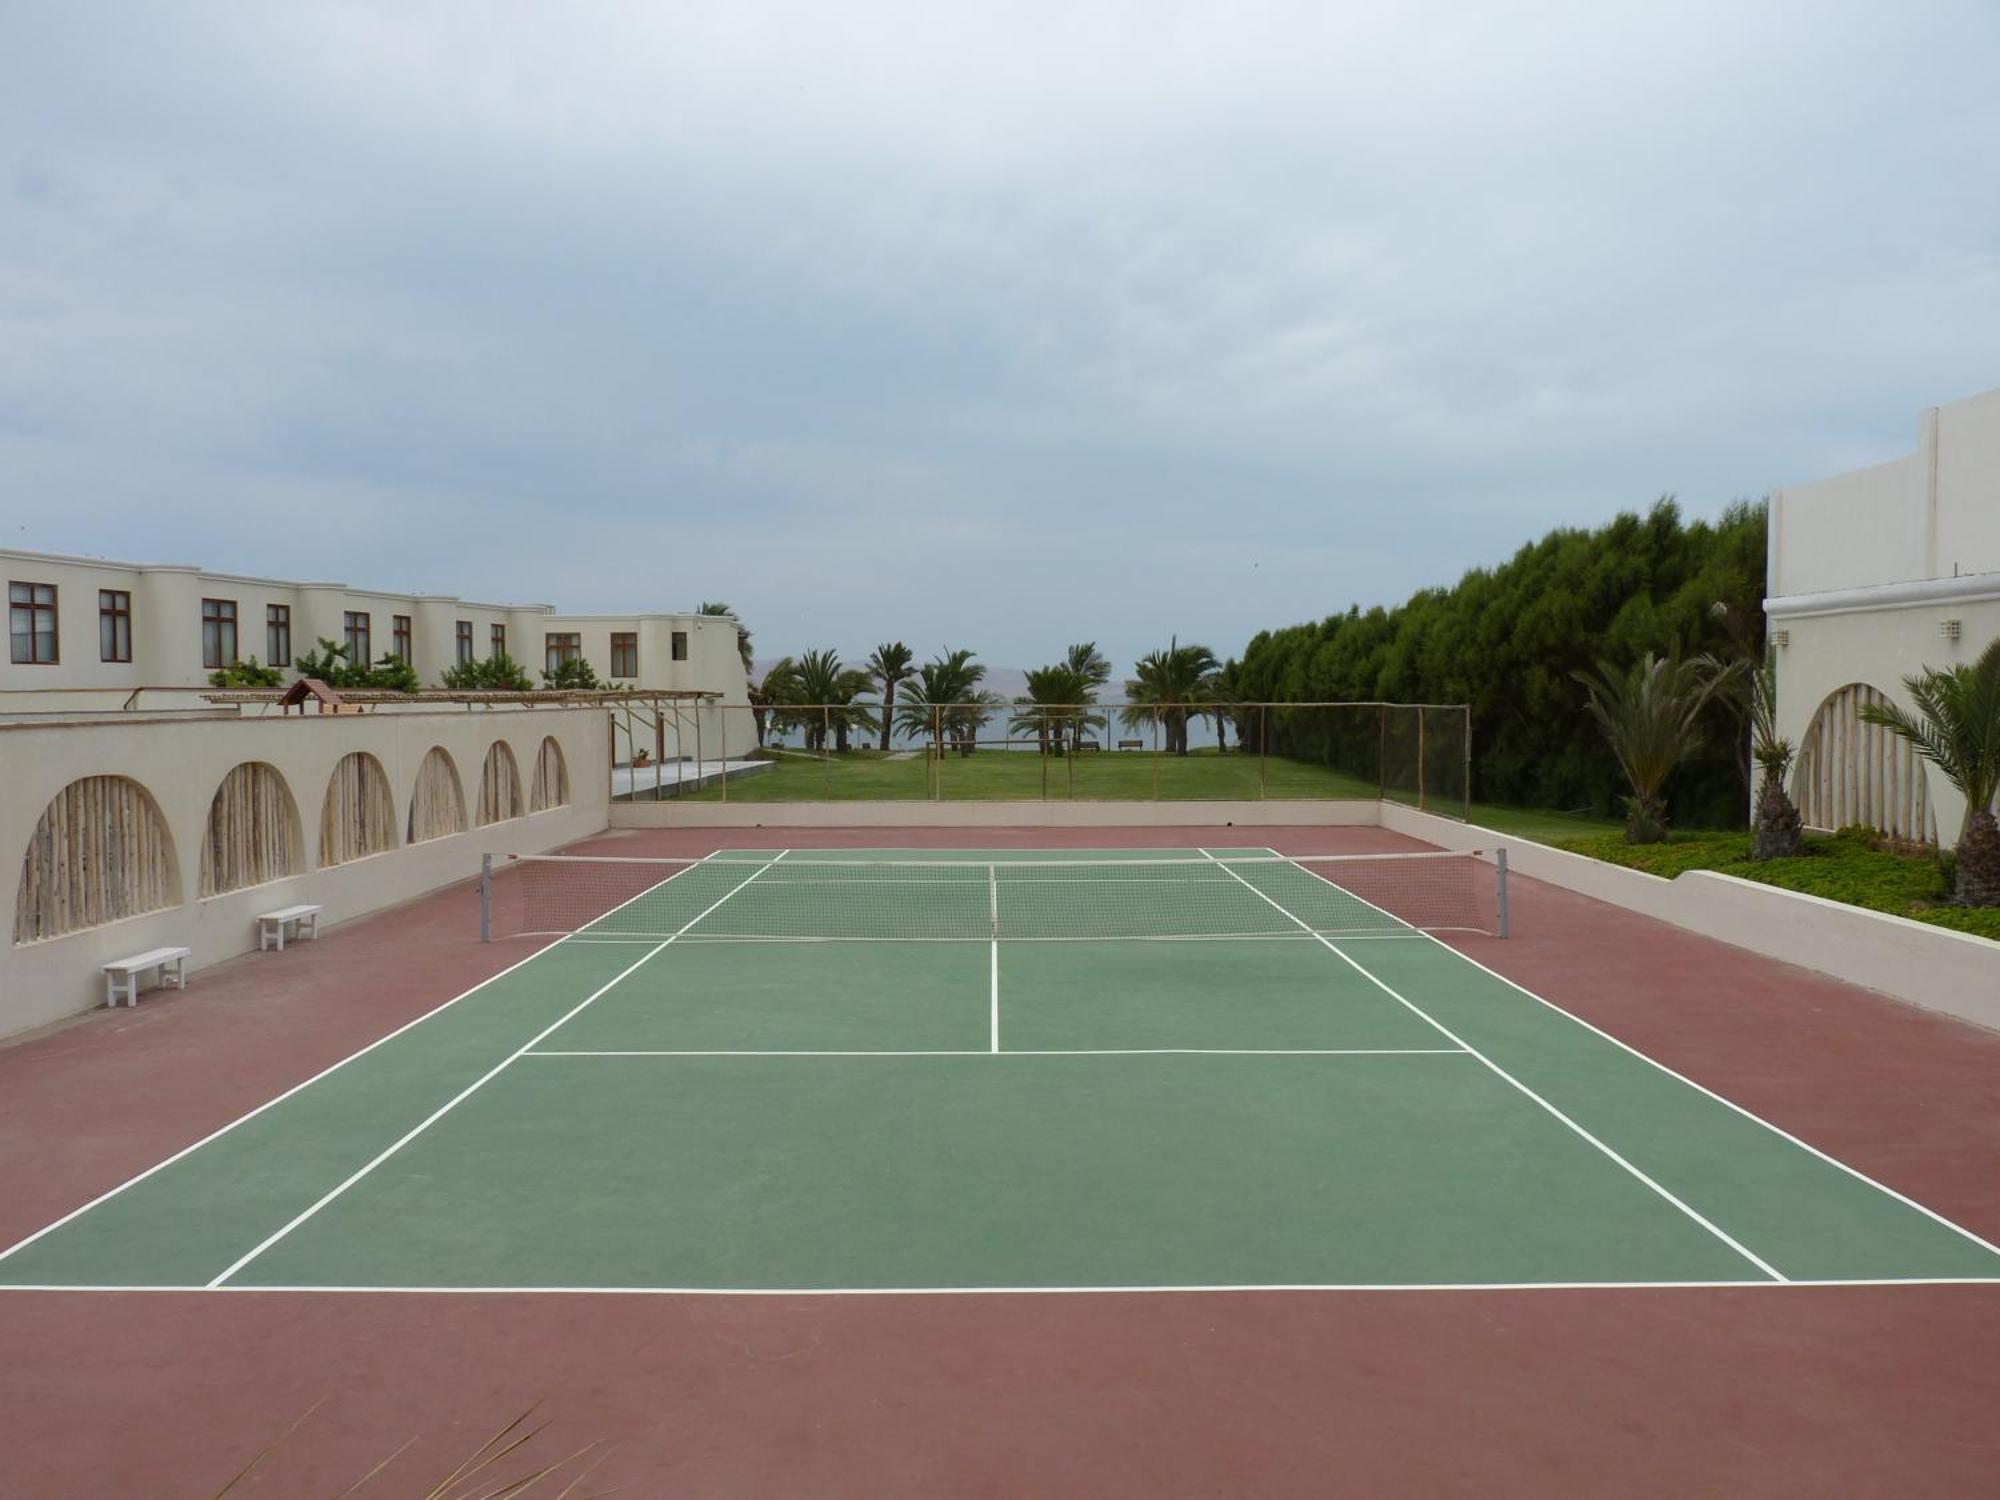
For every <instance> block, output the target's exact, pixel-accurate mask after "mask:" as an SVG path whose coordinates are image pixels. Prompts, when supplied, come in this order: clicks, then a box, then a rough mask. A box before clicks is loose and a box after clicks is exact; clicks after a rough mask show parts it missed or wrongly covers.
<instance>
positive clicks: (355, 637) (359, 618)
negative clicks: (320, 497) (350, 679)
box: [342, 609, 375, 667]
mask: <svg viewBox="0 0 2000 1500" xmlns="http://www.w3.org/2000/svg"><path fill="white" fill-rule="evenodd" d="M342 622H343V624H345V626H346V628H347V659H348V660H349V661H350V662H352V663H353V664H354V665H355V666H357V667H365V666H367V665H368V664H369V663H370V662H371V661H373V660H374V659H375V655H374V647H373V646H372V645H371V644H370V642H369V639H368V611H367V610H365V609H350V610H347V611H346V612H345V613H344V614H343V616H342Z"/></svg>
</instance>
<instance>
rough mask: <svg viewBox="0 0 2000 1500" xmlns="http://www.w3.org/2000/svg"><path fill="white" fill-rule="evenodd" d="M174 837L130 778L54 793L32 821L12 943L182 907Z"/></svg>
mask: <svg viewBox="0 0 2000 1500" xmlns="http://www.w3.org/2000/svg"><path fill="white" fill-rule="evenodd" d="M180 899H181V882H180V871H179V869H178V868H177V866H176V865H175V863H174V843H173V836H172V835H171V834H170V833H169V832H168V831H167V823H166V819H165V818H163V817H162V816H161V815H160V809H159V807H158V806H157V805H156V804H155V803H154V801H153V798H152V796H151V794H150V793H148V792H147V791H146V789H145V788H144V787H142V786H140V785H139V783H138V782H136V781H134V780H132V779H131V778H130V777H128V776H85V777H83V778H81V779H80V780H77V781H72V782H71V783H70V784H69V785H68V786H66V787H64V788H63V789H62V791H60V792H59V793H57V794H56V796H55V798H54V800H53V801H51V802H50V803H49V805H48V807H47V808H46V809H44V810H43V812H42V818H41V821H40V822H39V823H37V824H36V825H35V832H34V836H33V838H31V839H30V840H29V841H28V849H27V853H26V854H25V855H24V856H23V857H22V860H21V889H20V891H19V892H18V893H17V894H16V896H15V898H14V941H15V942H17V943H32V942H37V941H39V940H40V939H42V938H52V937H60V936H61V935H62V934H63V933H66V932H78V931H81V930H82V929H84V928H86V927H101V926H103V925H104V924H105V923H106V922H116V921H117V920H119V919H120V918H121V917H134V916H137V915H139V913H141V912H148V911H158V910H159V909H160V908H162V907H167V906H178V905H179V904H180Z"/></svg>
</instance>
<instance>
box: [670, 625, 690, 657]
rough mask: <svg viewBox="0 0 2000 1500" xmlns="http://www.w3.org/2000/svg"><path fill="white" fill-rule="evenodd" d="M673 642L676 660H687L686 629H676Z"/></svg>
mask: <svg viewBox="0 0 2000 1500" xmlns="http://www.w3.org/2000/svg"><path fill="white" fill-rule="evenodd" d="M672 644H673V656H674V660H675V661H686V660H687V659H688V633H687V632H686V631H685V630H676V631H675V632H674V638H673V642H672Z"/></svg>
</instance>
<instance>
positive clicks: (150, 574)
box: [0, 550, 748, 714]
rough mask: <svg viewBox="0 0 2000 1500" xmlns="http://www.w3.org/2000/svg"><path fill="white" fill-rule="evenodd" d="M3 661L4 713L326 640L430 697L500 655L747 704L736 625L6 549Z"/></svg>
mask: <svg viewBox="0 0 2000 1500" xmlns="http://www.w3.org/2000/svg"><path fill="white" fill-rule="evenodd" d="M0 572H4V573H5V576H6V579H7V606H8V609H7V615H8V620H7V625H8V642H7V644H8V651H7V657H6V660H5V661H4V662H0V714H18V713H26V712H35V711H44V710H50V709H53V710H56V711H74V710H76V709H78V708H83V707H98V708H101V707H106V706H109V707H112V708H116V707H118V704H117V703H112V702H109V701H108V699H109V695H112V694H116V695H118V696H119V699H120V701H122V700H123V698H124V696H126V695H129V694H130V692H131V691H132V690H133V689H135V688H161V689H185V690H195V691H199V690H200V689H202V688H204V687H205V686H206V685H207V683H208V676H209V673H210V672H212V671H214V670H216V669H217V668H219V667H223V666H227V665H229V664H230V663H232V662H235V661H239V660H247V659H249V658H251V657H255V658H256V659H257V660H258V661H259V662H262V663H264V664H265V665H267V666H274V667H280V668H287V669H289V668H290V667H291V666H292V665H293V663H294V662H295V661H297V659H298V658H299V657H301V656H303V655H305V654H306V653H308V652H310V651H312V650H314V649H315V647H316V643H317V642H318V641H320V640H322V639H324V640H330V641H334V642H337V643H340V644H343V645H346V646H348V647H349V648H350V654H351V656H352V659H354V660H356V661H366V662H373V661H376V660H379V659H380V658H381V657H382V656H383V655H384V654H385V653H387V654H389V655H392V656H395V657H398V658H400V659H401V660H404V661H407V662H409V663H410V665H411V666H413V667H414V668H415V669H416V672H417V676H418V678H419V679H420V680H422V681H423V682H424V683H425V684H426V685H427V686H429V685H435V684H436V683H437V681H438V678H439V676H440V674H442V673H443V672H444V670H445V669H446V668H447V667H450V666H452V665H454V664H455V663H460V662H467V661H470V660H472V659H473V658H475V657H487V656H492V655H494V654H496V653H498V652H501V651H505V652H507V653H508V654H509V655H511V656H512V657H513V658H514V659H515V660H516V661H518V662H520V663H521V664H522V665H523V666H524V667H526V668H527V670H528V672H529V674H530V676H536V675H538V674H539V673H540V672H541V670H542V669H543V668H544V667H545V666H546V667H553V666H554V665H555V664H556V663H557V662H558V661H560V660H563V659H565V658H567V657H574V656H580V657H581V658H582V659H583V660H585V661H587V662H589V663H590V665H591V667H592V668H593V669H594V670H595V671H596V673H597V675H598V677H599V678H601V679H602V680H603V681H605V682H606V683H608V684H610V685H611V686H613V687H633V688H648V689H658V690H662V691H707V692H715V693H719V694H721V696H722V699H723V701H724V702H727V703H733V704H741V703H744V702H746V701H747V699H746V697H745V694H746V690H747V686H748V685H747V682H746V679H745V676H744V672H743V665H742V661H741V658H740V657H739V656H738V654H737V650H736V622H735V621H734V620H731V619H729V618H726V617H723V616H716V615H700V614H692V613H648V614H637V615H566V614H558V613H557V612H556V610H555V608H554V607H553V606H552V605H547V604H480V603H476V602H474V601H471V600H466V599H458V598H453V597H450V596H447V595H439V594H394V593H384V592H382V591H380V590H376V589H359V588H354V587H352V586H350V585H348V584H345V583H294V582H288V581H286V580H283V579H277V578H251V577H245V576H242V575H239V574H233V573H211V572H207V571H205V570H203V569H201V568H198V567H194V566H192V565H188V564H182V563H117V562H104V561H99V560H97V559H93V558H83V557H65V556H60V555H57V554H54V553H43V552H12V551H4V550H0Z"/></svg>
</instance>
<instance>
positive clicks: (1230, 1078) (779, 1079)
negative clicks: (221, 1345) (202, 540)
mask: <svg viewBox="0 0 2000 1500" xmlns="http://www.w3.org/2000/svg"><path fill="white" fill-rule="evenodd" d="M1503 889H1504V886H1503V885H1502V884H1501V876H1500V871H1499V870H1498V869H1497V868H1496V867H1495V866H1494V865H1493V864H1492V863H1491V862H1490V861H1486V860H1483V859H1480V858H1477V857H1469V856H1416V857H1412V856H1390V855H1383V856H1371V857H1365V858H1361V857H1351V858H1344V859H1334V858H1326V859H1315V858H1312V857H1296V856H1293V857H1287V856H1281V855H1278V854H1276V853H1274V852H1273V851H1271V850H1268V849H1220V848H1214V849H1199V848H1193V849H1181V850H1154V849H1147V850H1134V849H1123V850H1077V849H1065V850H1061V851H1023V850H1005V851H1002V850H991V851H982V850H924V851H895V850H879V851H864V850H846V849H843V850H839V851H837V852H836V853H834V854H832V855H829V853H827V852H822V851H814V852H812V853H810V854H804V853H797V854H795V853H792V852H790V851H772V850H736V851H732V850H723V851H719V852H717V853H715V854H712V855H710V856H709V857H707V858H705V859H702V860H637V859H596V860H589V859H571V860H563V859H541V860H523V861H519V862H517V863H516V865H514V866H513V867H509V868H505V869H503V870H502V871H501V872H500V873H499V874H498V875H497V876H496V878H495V880H494V882H493V910H494V913H495V915H496V917H497V918H498V919H499V922H500V926H501V928H502V929H503V930H504V932H505V933H506V934H508V935H510V936H511V935H516V934H544V935H547V936H548V937H549V938H550V941H548V942H547V943H546V944H545V945H540V946H537V947H535V949H534V951H533V952H532V953H531V954H530V956H528V957H526V958H524V959H523V960H522V961H521V962H519V963H517V964H515V965H514V966H513V967H511V968H508V969H505V970H503V971H502V972H501V973H499V974H497V975H496V976H494V977H493V978H492V979H490V980H488V981H486V982H485V983H483V984H481V985H479V986H477V987H476V988H475V989H473V990H470V991H468V992H466V993H465V994H464V995H462V996H459V997H457V998H456V999H452V1000H448V1001H447V1002H446V1003H444V1004H442V1005H440V1006H439V1007H438V1008H437V1009H435V1010H433V1011H431V1012H429V1013H428V1014H427V1015H425V1016H423V1017H422V1018H420V1019H419V1020H417V1021H414V1022H412V1023H411V1024H409V1025H408V1026H406V1027H404V1028H402V1029H401V1030H399V1031H396V1032H394V1033H392V1034H390V1035H389V1036H387V1037H384V1038H382V1039H381V1040H380V1041H378V1042H376V1043H375V1044H374V1045H372V1046H370V1047H368V1048H365V1049H363V1050H362V1051H361V1052H359V1053H356V1054H355V1055H353V1056H352V1057H350V1058H348V1059H346V1060H345V1061H343V1062H341V1063H339V1064H337V1065H335V1066H334V1067H333V1068H331V1069H328V1070H327V1071H325V1072H324V1073H321V1074H319V1075H318V1076H316V1077H314V1078H312V1079H310V1080H308V1081H306V1082H305V1083H303V1084H301V1085H299V1086H298V1087H297V1088H295V1089H293V1090H291V1091H289V1092H287V1093H286V1094H283V1095H281V1096H280V1097H278V1098H277V1099H275V1100H273V1101H271V1102H270V1103H268V1104H267V1105H265V1106H263V1107H261V1108H260V1109H258V1110H256V1111H253V1112H252V1113H251V1114H249V1115H246V1116H244V1117H243V1118H241V1119H239V1120H237V1121H236V1122H234V1123H233V1124H231V1125H229V1126H227V1127H225V1128H224V1129H222V1130H221V1131H219V1132H217V1133H216V1134H214V1135H212V1136H210V1137H208V1138H207V1139H205V1140H203V1141H201V1142H199V1143H197V1144H196V1145H194V1146H192V1147H190V1148H189V1149H188V1150H186V1151H184V1152H182V1153H180V1154H179V1155H177V1156H174V1157H172V1158H169V1159H168V1160H166V1161H165V1162H162V1163H161V1164H160V1165H159V1166H157V1167H155V1168H153V1169H151V1170H150V1171H148V1172H146V1173H143V1174H141V1175H140V1176H139V1177H136V1178H134V1179H133V1180H131V1181H130V1182H128V1183H126V1184H124V1185H123V1186H122V1187H120V1188H118V1189H115V1190H114V1191H112V1192H110V1193H108V1194H106V1195H105V1196H103V1197H102V1198H100V1199H98V1200H96V1201H95V1202H93V1203H90V1204H88V1205H85V1206H84V1207H82V1208H80V1209H79V1210H77V1211H76V1212H75V1213H73V1214H71V1215H69V1216H68V1217H66V1218H64V1219H62V1220H59V1221H58V1222H57V1223H55V1224H53V1225H51V1226H49V1227H48V1228H46V1229H44V1230H42V1231H40V1232H38V1233H36V1234H34V1235H32V1236H30V1237H28V1238H27V1239H25V1240H23V1241H21V1242H20V1243H18V1244H17V1245H15V1246H14V1247H12V1248H11V1249H9V1250H7V1251H6V1252H5V1253H4V1255H0V1283H4V1284H6V1285H11V1286H42V1287H101V1288H130V1289H141V1288H181V1289H195V1288H213V1289H221V1290H255V1289H271V1288H292V1289H324V1290H335V1289H349V1288H366V1289H402V1290H440V1291H468V1290H577V1291H586V1290H587V1291H604V1290H616V1291H632V1292H645V1291H681V1292H765V1291H770V1292H790V1293H799V1292H826V1293H834V1292H895V1291H940V1292H944V1291H974V1290H1021V1291H1057V1290H1083V1289H1098V1290H1140V1289H1155V1288H1186V1289H1204V1288H1216V1289H1221V1288H1245V1287H1383V1288H1421V1287H1431V1288H1437V1287H1495V1286H1507V1287H1543V1286H1546V1287H1561V1286H1578V1285H1604V1286H1643V1285H1688V1284H1717V1285H1721V1284H1739V1283H1741V1284H1758V1283H1762V1284H1769V1285H1779V1284H1786V1283H1799V1282H1810V1283H1822V1284H1824V1283H1875V1282H1904V1281H1988V1280H2000V1250H1996V1249H1995V1247H1993V1246H1992V1245H1990V1244H1988V1243H1986V1242H1985V1241H1983V1240H1981V1239H1979V1238H1978V1237H1977V1236H1975V1235H1973V1234H1972V1233H1971V1232H1970V1231H1967V1230H1965V1229H1963V1228H1961V1227H1959V1226H1957V1225H1955V1224H1952V1223H1951V1222H1949V1221H1947V1220H1946V1219H1944V1218H1942V1217H1941V1216H1939V1215H1938V1214H1936V1213H1934V1212H1932V1211H1930V1210H1929V1209H1927V1208H1925V1207H1923V1206H1922V1205H1920V1204H1918V1203H1915V1202H1913V1201H1911V1200H1910V1199H1908V1198H1905V1197H1903V1196H1901V1195H1900V1194H1898V1193H1896V1192H1894V1191H1893V1190H1891V1189H1890V1188H1888V1187H1886V1186H1883V1185H1881V1184H1878V1183H1876V1182H1873V1181H1871V1180H1870V1179H1868V1178H1867V1177H1864V1176H1862V1175H1861V1174H1859V1173H1857V1172H1855V1171H1852V1170H1850V1169H1848V1168H1847V1167H1845V1166H1843V1165H1842V1164H1840V1163H1839V1162H1836V1161H1834V1160H1832V1159H1831V1158H1830V1157H1828V1156H1826V1155H1824V1154H1822V1153H1820V1152H1819V1151H1817V1150H1815V1149H1813V1148H1812V1147H1810V1146H1808V1145H1806V1144H1804V1143H1802V1142H1800V1141H1798V1140H1796V1139H1794V1138H1793V1137H1791V1136H1789V1135H1787V1134H1785V1133H1783V1132H1782V1131H1780V1130H1778V1129H1776V1128H1775V1127H1773V1126H1770V1125H1768V1124H1766V1123H1764V1122H1763V1121H1761V1120H1759V1119H1758V1118H1756V1117H1755V1116H1753V1115H1751V1114H1749V1113H1748V1112H1746V1111H1744V1110H1742V1109H1740V1108H1738V1107H1737V1106H1735V1105H1733V1104H1731V1103H1730V1102H1728V1101H1726V1100H1724V1099H1722V1098H1720V1097H1718V1096H1717V1095H1715V1094H1713V1093H1710V1092H1709V1091H1707V1090H1705V1089H1703V1088H1702V1087H1700V1086H1698V1085H1696V1084H1694V1083H1692V1082H1690V1081H1688V1080H1685V1079H1683V1078H1681V1077H1679V1076H1677V1075H1676V1074H1674V1073H1672V1072H1670V1071H1668V1070H1666V1069H1665V1068H1663V1067H1661V1066H1658V1065H1656V1064H1654V1063H1652V1062H1651V1061H1649V1060H1648V1059H1646V1058H1645V1057H1643V1056H1641V1055H1640V1054H1638V1053H1637V1052H1635V1051H1633V1050H1631V1049H1630V1048H1628V1047H1626V1046H1624V1045H1623V1044H1621V1043H1619V1042H1617V1041H1615V1040H1613V1039H1612V1038H1610V1037H1609V1036H1607V1035H1605V1034H1603V1033H1601V1032H1599V1031H1597V1030H1595V1029H1594V1028H1592V1027H1591V1026H1589V1025H1587V1024H1585V1023H1584V1022H1582V1021H1580V1020H1578V1019H1575V1018H1573V1017H1571V1016H1570V1015H1568V1014H1566V1013H1565V1012H1563V1011H1561V1010H1559V1009H1557V1008H1556V1007H1554V1006H1553V1005H1551V1004H1549V1003H1547V1002H1545V1001H1543V1000H1541V999H1539V998H1538V997H1536V996H1534V995H1532V994H1530V993H1529V992H1527V991H1526V990H1524V989H1522V988H1520V987H1518V986H1517V985H1515V984H1513V983H1511V982H1510V981H1508V980H1505V979H1503V978H1501V977H1499V976H1498V975H1497V974H1495V973H1494V972H1492V971H1490V970H1488V969H1486V968H1485V967H1483V966H1481V965H1480V964H1479V963H1478V962H1476V961H1475V960H1474V959H1473V958H1471V957H1468V956H1466V955H1465V954H1464V953H1461V952H1460V951H1458V950H1457V949H1456V948H1454V947H1453V946H1450V945H1448V944H1447V943H1445V942H1443V941H1440V940H1439V938H1438V937H1437V936H1436V935H1435V934H1436V933H1438V932H1442V931H1452V930H1465V931H1471V932H1478V931H1486V932H1489V933H1497V932H1498V931H1501V930H1503V929H1504V920H1505V919H1504V903H1503V902H1502V900H1501V895H1500V893H1501V891H1502V890H1503ZM440 998H443V997H440Z"/></svg>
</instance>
